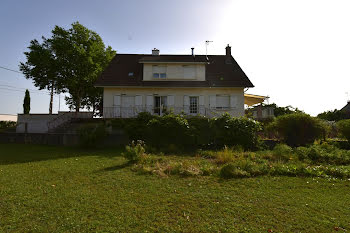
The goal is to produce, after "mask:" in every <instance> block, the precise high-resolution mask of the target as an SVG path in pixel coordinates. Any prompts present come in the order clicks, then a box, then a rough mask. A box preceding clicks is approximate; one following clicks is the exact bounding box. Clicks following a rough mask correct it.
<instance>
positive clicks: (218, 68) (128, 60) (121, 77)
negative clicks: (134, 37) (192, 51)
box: [95, 54, 254, 87]
mask: <svg viewBox="0 0 350 233" xmlns="http://www.w3.org/2000/svg"><path fill="white" fill-rule="evenodd" d="M143 62H166V63H167V62H208V63H207V64H206V72H205V74H206V77H205V80H206V81H142V75H143V64H142V63H143ZM129 73H133V75H132V76H129ZM95 85H96V86H104V87H107V86H145V87H147V86H152V87H254V85H253V84H252V83H251V82H250V80H249V78H248V77H247V76H246V75H245V73H244V72H243V70H242V69H241V68H240V67H239V65H238V64H237V62H236V61H235V59H234V58H233V57H232V56H229V57H227V56H226V55H208V60H207V57H206V56H205V55H196V56H194V57H193V56H191V55H159V56H152V55H145V54H117V55H116V56H115V57H114V58H113V59H112V61H111V63H110V64H109V65H108V66H107V68H106V69H105V70H104V71H103V72H102V74H101V75H100V77H99V78H98V80H97V81H96V83H95Z"/></svg>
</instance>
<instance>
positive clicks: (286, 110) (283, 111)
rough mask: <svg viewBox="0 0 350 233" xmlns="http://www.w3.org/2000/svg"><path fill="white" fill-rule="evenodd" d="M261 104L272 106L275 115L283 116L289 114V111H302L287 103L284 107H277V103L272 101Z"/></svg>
mask: <svg viewBox="0 0 350 233" xmlns="http://www.w3.org/2000/svg"><path fill="white" fill-rule="evenodd" d="M263 106H264V107H273V108H274V115H275V117H278V116H283V115H286V114H291V113H301V112H302V111H300V110H299V109H298V108H294V107H292V106H290V105H288V106H286V107H279V106H277V104H275V103H273V104H264V105H263Z"/></svg>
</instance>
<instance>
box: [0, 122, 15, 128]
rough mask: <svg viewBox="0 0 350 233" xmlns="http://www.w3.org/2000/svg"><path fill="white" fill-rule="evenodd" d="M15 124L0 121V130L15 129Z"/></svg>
mask: <svg viewBox="0 0 350 233" xmlns="http://www.w3.org/2000/svg"><path fill="white" fill-rule="evenodd" d="M16 124H17V122H15V121H0V130H4V129H8V128H13V127H15V126H16Z"/></svg>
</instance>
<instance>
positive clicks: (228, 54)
mask: <svg viewBox="0 0 350 233" xmlns="http://www.w3.org/2000/svg"><path fill="white" fill-rule="evenodd" d="M226 56H227V57H231V47H230V45H229V44H227V47H226Z"/></svg>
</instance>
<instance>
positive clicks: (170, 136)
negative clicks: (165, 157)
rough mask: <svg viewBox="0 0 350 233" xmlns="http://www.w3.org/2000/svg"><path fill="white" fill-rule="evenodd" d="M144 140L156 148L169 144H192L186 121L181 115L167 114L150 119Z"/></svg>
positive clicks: (182, 145) (178, 145) (177, 145)
mask: <svg viewBox="0 0 350 233" xmlns="http://www.w3.org/2000/svg"><path fill="white" fill-rule="evenodd" d="M147 127H148V131H147V136H146V141H147V143H148V144H150V145H151V146H154V147H156V148H166V147H167V146H169V145H171V144H172V145H173V146H172V147H174V146H176V148H177V149H179V150H181V149H182V148H181V147H186V146H188V145H193V143H192V140H191V137H190V131H189V125H188V121H187V120H186V118H185V117H184V116H183V115H174V114H168V115H164V116H160V117H155V118H153V119H151V120H150V121H149V122H148V124H147Z"/></svg>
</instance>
